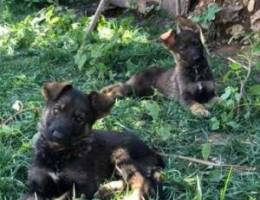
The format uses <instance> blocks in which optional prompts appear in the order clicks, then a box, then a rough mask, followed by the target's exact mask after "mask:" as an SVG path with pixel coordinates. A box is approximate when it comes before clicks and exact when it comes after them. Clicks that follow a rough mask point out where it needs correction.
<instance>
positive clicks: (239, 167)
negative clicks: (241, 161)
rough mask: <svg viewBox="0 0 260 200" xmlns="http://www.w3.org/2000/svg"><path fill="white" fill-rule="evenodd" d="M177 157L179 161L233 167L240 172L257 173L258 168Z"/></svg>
mask: <svg viewBox="0 0 260 200" xmlns="http://www.w3.org/2000/svg"><path fill="white" fill-rule="evenodd" d="M176 157H177V158H179V159H182V160H187V161H190V162H195V163H199V164H203V165H207V166H213V167H232V168H233V169H234V170H238V171H256V167H248V166H241V165H228V164H220V163H214V162H210V161H207V160H201V159H198V158H193V157H188V156H181V155H177V156H176Z"/></svg>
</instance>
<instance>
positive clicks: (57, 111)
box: [52, 107, 61, 115]
mask: <svg viewBox="0 0 260 200" xmlns="http://www.w3.org/2000/svg"><path fill="white" fill-rule="evenodd" d="M60 111H61V109H60V108H59V107H55V108H53V110H52V112H53V114H54V115H57V114H58V113H59V112H60Z"/></svg>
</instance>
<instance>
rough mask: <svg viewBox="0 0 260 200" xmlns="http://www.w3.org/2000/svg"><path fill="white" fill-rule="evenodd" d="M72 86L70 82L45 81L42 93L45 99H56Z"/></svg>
mask: <svg viewBox="0 0 260 200" xmlns="http://www.w3.org/2000/svg"><path fill="white" fill-rule="evenodd" d="M71 88H72V85H71V84H70V83H68V82H49V83H45V84H44V85H43V88H42V94H43V96H44V98H45V101H46V102H47V101H54V100H56V99H58V98H59V97H60V96H61V94H62V93H63V92H65V91H67V90H69V89H71Z"/></svg>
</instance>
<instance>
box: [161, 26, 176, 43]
mask: <svg viewBox="0 0 260 200" xmlns="http://www.w3.org/2000/svg"><path fill="white" fill-rule="evenodd" d="M175 36H176V32H175V31H174V30H169V31H167V32H165V33H163V34H161V36H160V39H161V41H162V42H163V43H164V44H165V45H166V46H167V47H169V46H173V45H174V44H175Z"/></svg>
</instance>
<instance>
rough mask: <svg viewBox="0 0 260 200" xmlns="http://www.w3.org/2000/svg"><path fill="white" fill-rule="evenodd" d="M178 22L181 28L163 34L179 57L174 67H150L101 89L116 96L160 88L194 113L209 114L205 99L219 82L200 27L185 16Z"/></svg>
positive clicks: (150, 92)
mask: <svg viewBox="0 0 260 200" xmlns="http://www.w3.org/2000/svg"><path fill="white" fill-rule="evenodd" d="M177 23H178V28H177V30H170V31H168V32H166V33H164V34H162V35H161V37H160V38H161V41H162V42H163V43H164V45H165V46H166V47H167V48H168V49H169V50H170V51H171V52H172V54H173V56H174V58H175V62H176V66H175V67H174V68H170V69H168V70H166V69H161V68H150V69H147V70H144V71H142V72H140V73H137V74H135V75H133V76H132V77H130V79H129V80H128V81H126V82H125V83H118V84H114V85H110V86H107V87H105V88H103V89H102V90H101V92H102V93H104V94H107V95H110V96H115V97H116V96H130V95H132V94H135V95H137V96H147V95H152V94H153V89H154V88H156V89H157V90H159V91H160V92H161V93H162V94H164V95H165V96H166V97H168V98H170V99H177V100H179V101H180V102H181V103H182V104H183V105H184V106H185V107H187V108H189V110H190V111H191V112H192V113H193V114H195V115H198V116H204V117H207V116H209V114H210V113H209V111H208V110H207V109H206V108H205V107H204V106H203V103H206V102H208V101H210V100H211V99H213V97H215V96H216V92H215V82H214V79H213V75H212V72H211V70H210V68H209V65H208V62H207V58H206V56H205V53H204V51H205V49H204V47H203V44H202V41H201V32H200V27H199V26H198V25H197V24H195V23H193V22H192V21H191V20H188V19H185V18H178V19H177Z"/></svg>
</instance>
